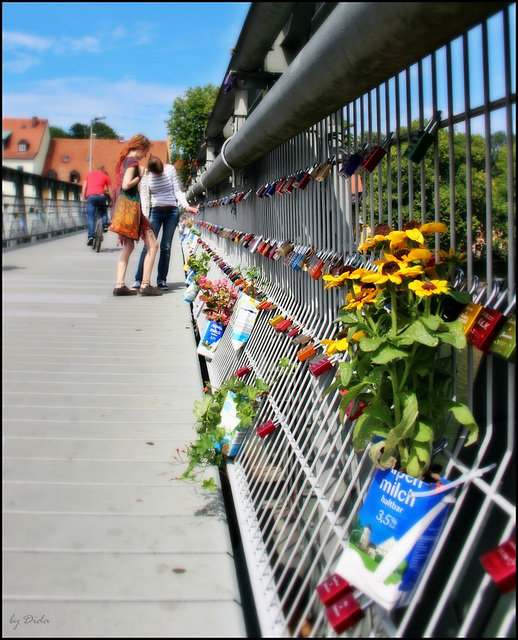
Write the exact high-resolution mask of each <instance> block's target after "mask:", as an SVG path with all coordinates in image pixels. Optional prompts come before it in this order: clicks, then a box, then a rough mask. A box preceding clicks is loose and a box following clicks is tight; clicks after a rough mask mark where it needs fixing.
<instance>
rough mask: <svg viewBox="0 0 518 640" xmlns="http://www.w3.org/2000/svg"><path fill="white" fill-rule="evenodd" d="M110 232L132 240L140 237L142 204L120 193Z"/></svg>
mask: <svg viewBox="0 0 518 640" xmlns="http://www.w3.org/2000/svg"><path fill="white" fill-rule="evenodd" d="M108 229H109V230H110V231H114V232H115V233H120V234H121V235H123V236H126V237H127V238H131V239H132V240H138V239H139V237H140V202H138V201H136V200H130V199H129V198H127V197H126V196H125V195H124V194H123V193H119V195H118V196H117V200H116V202H115V206H114V207H113V214H112V223H111V225H110V226H109V227H108Z"/></svg>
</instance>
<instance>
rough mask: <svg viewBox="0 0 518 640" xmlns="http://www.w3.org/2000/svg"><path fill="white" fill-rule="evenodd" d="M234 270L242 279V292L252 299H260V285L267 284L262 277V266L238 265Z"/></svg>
mask: <svg viewBox="0 0 518 640" xmlns="http://www.w3.org/2000/svg"><path fill="white" fill-rule="evenodd" d="M236 270H237V272H238V273H239V275H240V277H241V278H242V279H243V280H244V283H243V293H245V294H246V295H247V296H250V297H251V298H253V299H254V300H260V299H261V298H262V297H263V293H262V291H261V287H264V285H265V284H267V282H266V280H263V279H262V268H261V267H255V266H253V267H243V266H241V265H238V266H237V267H236Z"/></svg>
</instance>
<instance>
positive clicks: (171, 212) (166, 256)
mask: <svg viewBox="0 0 518 640" xmlns="http://www.w3.org/2000/svg"><path fill="white" fill-rule="evenodd" d="M179 220H180V211H179V210H178V207H167V208H159V207H151V213H150V216H149V221H150V222H151V226H152V227H153V232H154V234H155V237H157V238H158V234H159V233H160V229H161V228H162V225H163V229H162V239H161V240H160V256H159V258H158V267H157V276H156V281H157V283H160V282H167V272H168V271H169V261H170V260H171V244H172V242H173V235H174V232H175V229H176V227H177V226H178V222H179ZM146 253H147V246H146V245H144V248H143V249H142V253H141V254H140V260H139V263H138V268H137V273H136V274H135V280H136V281H138V282H142V272H143V270H144V258H145V257H146Z"/></svg>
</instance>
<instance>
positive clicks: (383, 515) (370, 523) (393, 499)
mask: <svg viewBox="0 0 518 640" xmlns="http://www.w3.org/2000/svg"><path fill="white" fill-rule="evenodd" d="M448 484H449V482H448V480H442V479H441V481H440V483H437V484H435V483H432V484H428V483H427V482H424V481H422V480H419V479H418V478H413V477H411V476H408V475H407V474H406V473H403V472H401V471H397V470H395V469H389V470H381V469H378V470H377V471H376V472H375V474H374V476H373V479H372V484H371V486H370V488H369V491H368V493H367V496H366V498H365V502H364V503H363V506H362V508H361V510H360V513H359V515H358V518H357V520H356V523H355V525H354V528H353V530H352V531H351V532H350V534H349V541H348V547H347V548H346V549H345V550H344V552H343V554H342V556H341V558H340V560H339V562H338V565H337V567H336V573H337V574H338V575H340V576H341V577H342V578H344V579H345V580H347V581H348V582H350V583H351V584H352V585H354V586H355V587H356V588H357V589H358V590H359V591H361V592H362V593H365V594H366V595H367V596H369V597H370V598H372V599H373V600H374V601H375V602H377V603H378V604H380V605H381V606H382V607H384V608H385V609H387V610H388V611H390V610H392V609H394V608H395V607H397V606H404V605H407V604H408V603H409V600H410V597H411V595H412V592H413V591H414V589H415V587H416V586H417V584H418V582H419V578H420V576H421V575H422V573H423V571H424V569H425V567H426V564H427V562H428V559H429V557H430V555H431V554H432V552H433V549H434V546H435V543H436V541H437V539H438V537H439V535H440V533H441V531H442V528H443V526H444V523H445V520H446V516H447V514H448V511H449V508H450V506H451V504H452V503H453V502H454V498H453V496H452V495H451V494H452V492H451V491H445V489H446V488H447V486H448ZM441 486H442V489H441V490H438V491H434V489H436V488H437V489H438V488H439V487H441Z"/></svg>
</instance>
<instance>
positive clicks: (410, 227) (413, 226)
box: [389, 220, 446, 248]
mask: <svg viewBox="0 0 518 640" xmlns="http://www.w3.org/2000/svg"><path fill="white" fill-rule="evenodd" d="M444 231H446V225H445V224H443V223H442V222H427V223H426V224H423V225H421V226H419V224H418V223H413V221H412V220H411V221H410V222H407V223H406V224H405V229H404V230H403V231H392V232H391V233H389V238H390V247H391V248H393V247H397V246H401V245H402V244H404V243H405V242H406V240H407V239H409V240H412V242H417V243H418V244H421V245H422V244H424V236H428V235H430V234H432V233H443V232H444Z"/></svg>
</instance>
